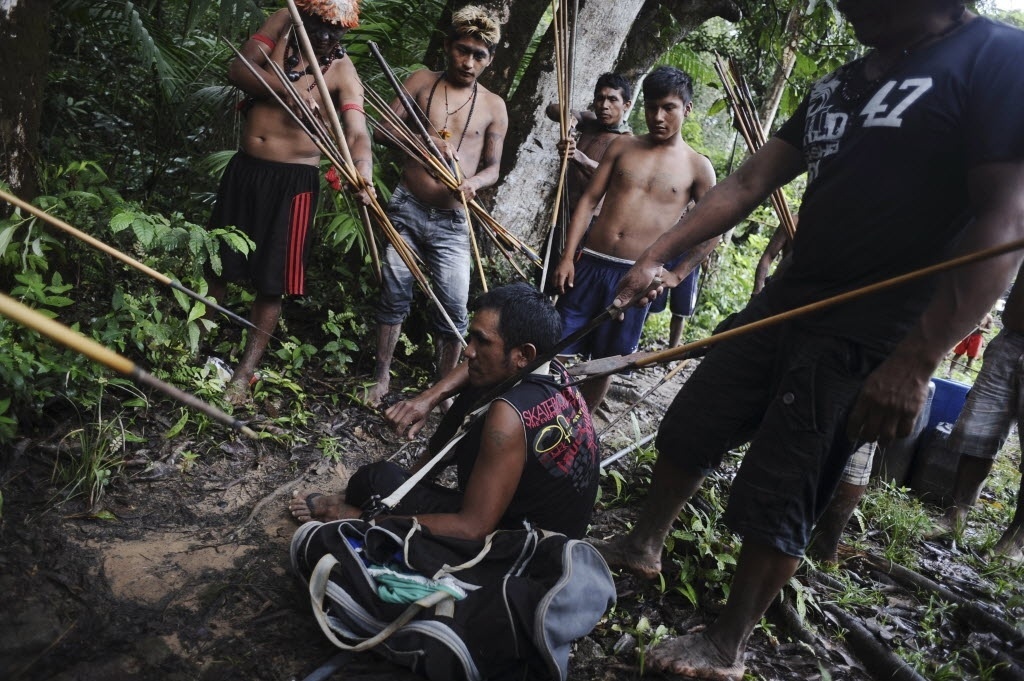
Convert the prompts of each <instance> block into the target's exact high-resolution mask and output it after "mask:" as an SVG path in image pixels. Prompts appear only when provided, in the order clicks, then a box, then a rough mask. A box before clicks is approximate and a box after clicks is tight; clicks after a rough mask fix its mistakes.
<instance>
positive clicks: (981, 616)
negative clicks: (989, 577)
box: [859, 553, 1024, 643]
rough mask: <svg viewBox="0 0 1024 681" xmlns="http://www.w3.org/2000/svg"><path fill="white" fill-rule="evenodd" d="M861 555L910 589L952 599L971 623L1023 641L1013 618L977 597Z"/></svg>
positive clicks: (1009, 639)
mask: <svg viewBox="0 0 1024 681" xmlns="http://www.w3.org/2000/svg"><path fill="white" fill-rule="evenodd" d="M859 558H860V559H861V560H862V561H863V562H864V563H865V564H867V565H869V566H870V567H872V568H874V569H876V570H878V571H879V572H882V573H884V574H886V575H889V576H890V577H892V578H893V579H895V580H896V581H898V582H899V583H900V584H902V585H903V586H905V587H907V588H909V589H916V590H919V591H925V592H931V593H934V594H935V595H937V596H938V597H939V598H941V599H942V600H944V601H946V602H948V603H953V604H954V605H956V607H957V610H956V614H957V616H958V617H961V618H962V619H964V620H965V621H967V623H968V624H971V625H973V626H975V627H980V628H983V629H985V630H986V631H991V632H992V633H994V634H996V635H998V636H999V637H1000V639H1002V640H1003V641H1006V642H1008V643H1012V642H1014V641H1020V640H1021V639H1022V638H1024V632H1022V631H1021V630H1020V629H1018V628H1017V627H1015V626H1014V625H1013V624H1011V623H1010V622H1007V621H1006V620H1004V619H1002V618H1001V617H999V616H998V615H995V614H994V613H992V612H990V611H989V610H988V609H987V608H984V607H982V606H981V605H978V603H976V602H974V601H969V600H967V599H966V598H964V597H962V596H960V595H959V594H956V593H954V592H952V591H950V590H949V589H947V588H946V587H944V586H942V585H941V584H939V583H938V582H935V581H933V580H931V579H929V578H928V577H925V576H924V575H922V574H921V573H919V572H915V571H913V570H911V569H909V568H905V567H903V566H902V565H899V564H898V563H894V562H892V561H891V560H886V559H885V558H881V557H879V556H874V555H871V554H867V553H866V554H862V555H861V556H859Z"/></svg>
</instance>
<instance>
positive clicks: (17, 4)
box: [0, 0, 51, 215]
mask: <svg viewBox="0 0 1024 681" xmlns="http://www.w3.org/2000/svg"><path fill="white" fill-rule="evenodd" d="M30 4H31V6H30ZM50 6H51V0H35V1H34V2H32V3H29V2H27V0H0V64H3V68H2V69H0V180H3V181H4V182H7V183H8V184H10V186H11V189H12V190H13V192H14V193H16V194H18V195H20V196H23V197H25V198H26V199H28V198H32V197H34V196H35V195H36V192H37V184H36V182H37V178H36V172H35V153H36V148H37V146H38V144H39V119H40V113H41V110H42V102H43V92H44V90H45V87H46V73H47V66H48V64H49V43H50V40H49V32H48V20H49V16H50ZM9 212H10V207H9V206H6V204H5V205H4V206H2V207H0V215H6V214H8V213H9Z"/></svg>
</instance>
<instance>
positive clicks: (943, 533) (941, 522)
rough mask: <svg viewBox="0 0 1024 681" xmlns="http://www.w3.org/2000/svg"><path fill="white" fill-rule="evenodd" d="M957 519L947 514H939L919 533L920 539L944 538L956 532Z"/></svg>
mask: <svg viewBox="0 0 1024 681" xmlns="http://www.w3.org/2000/svg"><path fill="white" fill-rule="evenodd" d="M957 525H958V523H957V519H956V518H952V517H950V516H949V515H948V514H943V515H941V516H939V519H938V520H936V521H935V522H934V523H932V525H931V527H929V528H928V529H926V530H925V531H924V532H922V533H921V538H922V539H928V540H931V539H944V538H945V537H949V536H952V535H954V534H956V530H957Z"/></svg>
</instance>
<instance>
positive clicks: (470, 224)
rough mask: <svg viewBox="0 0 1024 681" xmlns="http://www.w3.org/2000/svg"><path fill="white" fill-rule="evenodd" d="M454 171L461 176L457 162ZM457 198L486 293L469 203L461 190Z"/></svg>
mask: <svg viewBox="0 0 1024 681" xmlns="http://www.w3.org/2000/svg"><path fill="white" fill-rule="evenodd" d="M454 166H455V173H456V176H457V178H461V177H462V166H460V165H459V162H458V161H456V162H455V163H454ZM460 184H461V182H460ZM459 198H460V199H462V207H463V209H464V210H465V211H466V228H467V229H469V243H470V244H471V245H472V246H473V259H474V260H475V261H476V269H477V272H478V273H479V274H480V285H481V286H482V287H483V289H484V293H487V277H486V276H484V263H483V260H481V259H480V248H479V247H478V246H477V244H476V232H475V231H474V230H473V218H472V217H471V213H470V212H469V205H468V204H467V203H466V195H465V194H464V193H463V192H459Z"/></svg>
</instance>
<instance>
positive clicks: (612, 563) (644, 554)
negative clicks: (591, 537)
mask: <svg viewBox="0 0 1024 681" xmlns="http://www.w3.org/2000/svg"><path fill="white" fill-rule="evenodd" d="M590 543H591V544H592V545H593V546H594V548H596V549H597V551H598V553H600V554H601V555H602V556H603V557H604V560H605V562H606V563H608V567H611V568H625V569H627V570H629V571H630V572H632V573H633V574H635V575H637V576H638V577H643V578H644V579H654V578H656V577H657V576H658V575H659V574H661V551H660V550H659V551H657V552H656V553H655V552H651V551H648V550H645V549H639V548H637V547H636V546H634V545H633V544H631V543H630V542H629V537H628V536H627V537H615V538H614V539H610V540H608V541H592V542H590Z"/></svg>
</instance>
